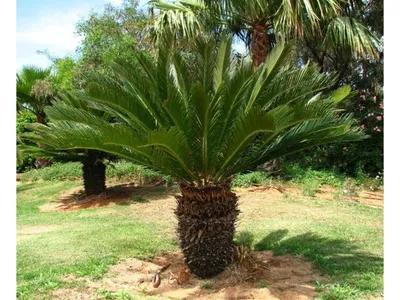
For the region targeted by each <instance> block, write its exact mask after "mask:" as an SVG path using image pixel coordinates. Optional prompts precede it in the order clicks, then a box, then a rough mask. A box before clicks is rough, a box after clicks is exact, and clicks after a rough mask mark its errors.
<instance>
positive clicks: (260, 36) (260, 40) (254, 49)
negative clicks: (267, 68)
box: [251, 25, 269, 68]
mask: <svg viewBox="0 0 400 300" xmlns="http://www.w3.org/2000/svg"><path fill="white" fill-rule="evenodd" d="M268 52H269V40H268V34H267V30H266V28H265V26H261V25H257V26H255V27H254V28H253V33H252V37H251V53H252V57H253V66H254V68H257V67H258V66H259V65H260V64H261V63H263V62H264V61H265V59H266V57H267V55H268Z"/></svg>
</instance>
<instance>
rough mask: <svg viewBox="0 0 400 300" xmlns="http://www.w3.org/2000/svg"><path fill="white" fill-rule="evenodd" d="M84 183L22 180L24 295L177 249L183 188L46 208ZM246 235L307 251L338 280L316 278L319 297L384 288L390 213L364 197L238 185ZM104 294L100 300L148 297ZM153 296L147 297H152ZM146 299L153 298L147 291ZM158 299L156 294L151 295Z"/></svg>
mask: <svg viewBox="0 0 400 300" xmlns="http://www.w3.org/2000/svg"><path fill="white" fill-rule="evenodd" d="M78 186H81V183H79V182H72V181H51V182H49V181H42V182H33V183H18V185H17V284H18V287H17V295H18V298H19V299H53V298H52V297H51V291H54V290H56V289H59V288H62V287H72V286H80V285H83V284H84V283H82V282H79V281H76V282H74V281H71V282H65V281H63V280H62V277H63V276H64V275H68V274H72V275H74V276H76V277H80V276H87V277H89V278H92V279H93V280H95V279H98V278H101V277H102V276H103V275H104V274H105V273H106V272H107V270H108V266H109V265H111V264H115V263H116V262H117V261H118V260H121V259H124V258H131V257H138V258H149V257H154V256H155V255H157V254H158V253H160V252H163V251H176V250H177V249H178V248H179V246H178V241H177V239H176V237H175V234H174V226H175V224H176V221H175V218H174V216H173V209H174V207H175V200H174V198H173V193H174V192H176V189H173V188H165V187H157V188H154V190H152V191H147V192H145V193H141V194H140V193H138V194H137V195H133V196H132V197H131V203H128V204H125V205H112V206H104V207H99V208H88V209H82V210H76V211H63V212H44V211H40V207H43V206H44V205H46V204H48V203H50V202H52V201H56V200H57V199H58V198H59V195H60V194H62V193H65V192H66V191H68V190H71V189H73V188H76V187H78ZM237 192H238V194H239V195H241V197H240V203H241V204H240V209H241V211H242V213H241V215H240V217H239V223H238V228H237V237H236V239H237V241H238V242H240V243H243V244H246V245H248V246H250V247H252V248H254V249H256V250H266V249H271V250H273V251H274V253H275V254H276V255H282V254H290V255H292V256H303V257H306V258H307V259H309V260H310V261H311V262H313V264H314V266H315V267H316V268H318V269H320V270H321V271H322V273H323V274H325V275H327V276H328V277H329V278H330V280H331V283H329V284H321V283H318V282H316V283H315V289H316V291H317V292H320V296H319V299H363V298H366V299H368V298H371V297H380V296H381V295H382V292H383V210H382V209H381V208H375V207H369V206H364V205H362V204H359V203H352V202H346V201H341V200H336V201H332V200H324V199H315V198H308V197H294V196H292V195H277V194H271V193H266V192H254V193H250V192H248V191H245V190H243V189H240V188H238V189H237ZM142 298H143V297H142V296H137V295H136V296H135V295H131V296H129V295H127V294H125V293H123V292H121V293H107V291H99V292H98V295H97V299H142ZM143 299H144V298H143ZM145 299H147V298H145ZM149 299H155V298H149Z"/></svg>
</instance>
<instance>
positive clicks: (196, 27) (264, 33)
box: [152, 0, 376, 67]
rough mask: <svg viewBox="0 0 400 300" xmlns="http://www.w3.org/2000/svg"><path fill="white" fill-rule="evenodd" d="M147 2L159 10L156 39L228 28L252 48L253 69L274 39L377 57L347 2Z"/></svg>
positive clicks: (367, 33)
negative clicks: (167, 35)
mask: <svg viewBox="0 0 400 300" xmlns="http://www.w3.org/2000/svg"><path fill="white" fill-rule="evenodd" d="M152 2H153V6H154V8H157V9H159V10H161V12H160V13H159V14H158V15H157V17H156V18H155V21H154V29H153V31H154V34H155V35H156V36H162V35H163V34H164V33H165V32H167V33H168V32H169V31H172V32H174V33H175V34H176V36H177V39H182V38H188V39H193V38H194V37H195V36H196V34H198V32H202V33H213V34H216V35H218V33H219V32H221V31H222V30H223V29H227V30H230V31H232V32H233V33H235V34H236V35H237V36H238V37H239V38H241V39H242V40H243V41H244V42H245V43H246V45H247V46H248V48H249V49H250V50H251V54H252V59H253V64H254V67H258V66H259V65H260V64H261V63H262V62H263V61H264V60H265V58H266V57H267V56H268V53H269V52H270V50H271V48H272V47H273V46H274V45H275V44H276V38H277V37H278V38H280V39H282V40H288V39H293V38H296V39H303V37H304V41H309V39H310V38H312V39H313V40H318V42H316V43H315V45H316V46H319V47H324V48H327V49H330V50H332V49H336V48H340V49H341V48H343V51H346V52H345V53H348V54H350V56H351V55H352V54H362V55H373V54H375V53H376V52H375V48H376V39H375V37H374V35H373V34H372V33H371V32H370V31H369V30H368V29H367V28H366V27H365V26H364V25H363V24H362V23H360V22H359V20H358V19H357V18H353V17H352V16H351V15H350V14H349V13H348V10H347V8H348V7H349V4H348V3H347V1H338V0H317V1H309V0H302V1H281V0H257V1H245V0H234V1H206V0H193V1H179V0H178V1H174V2H173V3H169V2H166V1H163V0H155V1H152ZM352 2H354V1H349V3H352ZM356 2H358V1H356ZM352 11H355V10H354V9H353V10H352ZM349 50H350V52H349ZM325 52H326V50H325ZM325 55H326V54H324V55H323V56H325ZM320 60H322V61H323V60H324V57H322V58H321V57H317V61H320Z"/></svg>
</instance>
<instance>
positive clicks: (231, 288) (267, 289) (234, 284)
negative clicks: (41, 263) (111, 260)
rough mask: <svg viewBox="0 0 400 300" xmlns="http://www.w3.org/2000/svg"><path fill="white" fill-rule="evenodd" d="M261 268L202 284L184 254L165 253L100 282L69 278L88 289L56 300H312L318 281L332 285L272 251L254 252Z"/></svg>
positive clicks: (116, 268)
mask: <svg viewBox="0 0 400 300" xmlns="http://www.w3.org/2000/svg"><path fill="white" fill-rule="evenodd" d="M251 254H252V257H253V258H254V260H255V261H256V262H257V263H259V264H260V266H257V267H254V268H250V269H249V268H243V267H239V266H232V267H230V268H229V269H227V270H226V271H224V272H223V273H221V274H220V275H218V276H217V277H215V278H212V279H208V280H201V279H198V278H196V277H194V276H193V275H192V274H191V273H190V271H189V270H188V269H187V268H186V267H185V265H184V262H183V255H182V253H181V252H176V253H164V254H162V255H160V256H158V257H155V258H154V259H151V260H148V261H144V260H139V259H135V258H132V259H128V260H125V261H122V262H120V263H119V264H117V265H113V266H110V269H109V272H108V273H107V274H106V275H105V276H104V277H103V278H102V279H100V280H98V281H92V280H90V279H87V278H75V277H73V276H66V277H64V278H63V280H64V281H83V282H84V283H85V286H86V287H79V288H71V289H66V288H62V289H59V290H56V291H54V292H53V294H52V296H53V297H55V298H56V299H63V297H67V298H68V299H93V297H95V296H96V295H99V292H100V291H108V292H111V293H113V292H114V293H117V292H122V291H125V292H127V293H130V294H133V295H142V296H145V295H146V296H156V297H157V299H288V300H289V299H290V300H292V299H294V300H296V299H312V298H314V297H316V296H317V295H318V294H317V293H316V292H315V290H314V289H315V286H314V285H313V282H315V281H319V282H321V283H327V282H328V278H326V277H324V276H323V275H321V274H320V272H318V271H317V270H315V269H314V268H313V266H312V264H311V263H310V262H308V261H306V260H304V259H302V258H294V257H292V256H289V255H285V256H277V257H274V256H273V254H272V252H271V251H260V252H257V251H251ZM163 267H164V268H165V267H167V268H166V270H165V271H163V272H161V273H160V275H159V277H160V280H161V282H160V285H159V286H158V287H157V288H155V287H153V283H152V280H153V278H154V273H155V272H157V271H159V270H161V269H162V268H163Z"/></svg>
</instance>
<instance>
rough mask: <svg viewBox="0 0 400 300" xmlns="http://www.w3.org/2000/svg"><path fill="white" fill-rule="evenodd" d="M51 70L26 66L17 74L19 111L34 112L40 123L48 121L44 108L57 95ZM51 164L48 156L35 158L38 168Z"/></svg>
mask: <svg viewBox="0 0 400 300" xmlns="http://www.w3.org/2000/svg"><path fill="white" fill-rule="evenodd" d="M50 72H51V69H50V68H47V69H41V68H37V67H33V66H30V67H27V66H25V67H23V68H22V70H21V72H20V73H19V74H17V87H16V91H17V112H22V111H29V112H32V113H33V114H34V115H35V117H36V122H37V123H40V124H44V123H45V122H46V114H45V112H44V108H45V107H46V106H47V105H50V104H51V101H52V100H53V99H54V97H55V91H54V89H53V87H52V85H51V82H50ZM26 160H28V158H27V159H26ZM20 161H21V160H20ZM51 164H52V163H51V161H50V160H49V159H47V158H43V157H37V158H36V160H35V167H36V168H41V167H46V166H50V165H51Z"/></svg>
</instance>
